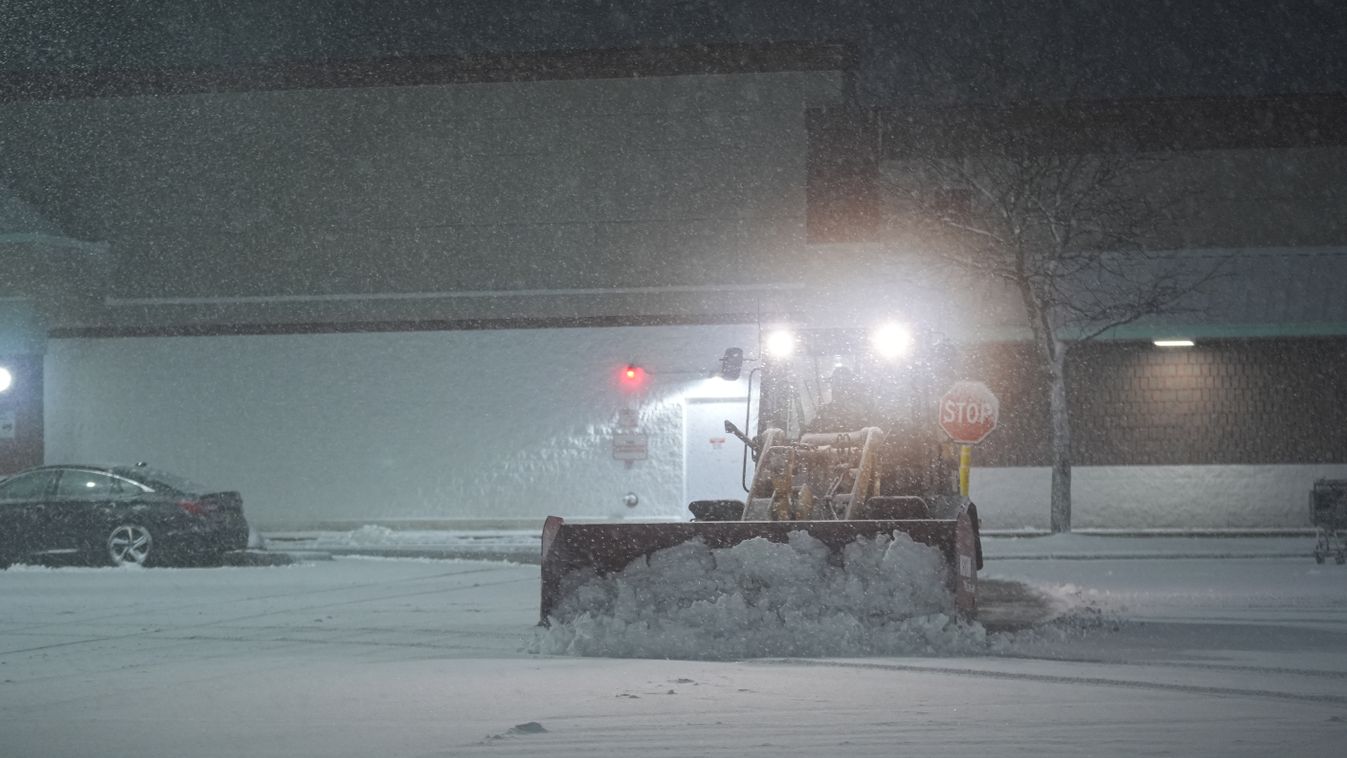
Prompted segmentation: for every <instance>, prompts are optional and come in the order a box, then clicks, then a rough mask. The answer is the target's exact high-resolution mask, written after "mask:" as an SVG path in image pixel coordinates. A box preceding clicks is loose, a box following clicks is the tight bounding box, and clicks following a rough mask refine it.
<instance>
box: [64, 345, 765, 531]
mask: <svg viewBox="0 0 1347 758" xmlns="http://www.w3.org/2000/svg"><path fill="white" fill-rule="evenodd" d="M755 344H756V331H755V330H754V329H753V328H751V327H750V328H746V327H730V326H727V327H645V328H612V329H556V330H551V329H549V330H542V329H537V330H491V331H457V332H413V333H406V332H403V333H364V334H325V335H285V336H247V337H202V338H185V337H183V338H123V339H62V340H53V341H52V342H51V345H50V349H49V351H48V354H47V360H46V367H47V384H46V403H45V405H46V412H47V429H48V433H47V437H46V458H47V461H48V462H116V463H132V462H137V461H148V462H149V463H151V464H152V465H154V466H156V467H160V468H164V469H167V470H170V471H175V472H178V473H181V474H182V475H184V476H187V477H189V478H194V479H196V480H198V481H201V482H203V483H205V484H207V485H210V486H213V487H219V488H229V489H238V490H240V491H241V492H242V493H243V496H244V502H245V507H246V510H247V513H248V514H249V516H250V517H251V518H252V519H253V520H254V521H255V522H256V524H257V525H259V526H260V527H262V528H264V529H270V528H278V527H286V526H295V525H303V526H315V525H323V524H338V525H345V526H347V527H348V528H349V527H350V526H353V525H359V524H363V523H384V524H388V523H399V522H407V521H409V520H415V521H418V522H429V521H433V522H456V523H463V522H467V521H490V522H494V523H520V524H527V525H529V526H533V525H536V523H538V522H540V521H541V520H542V518H543V517H545V516H547V515H549V514H558V515H563V516H571V517H580V516H582V517H598V518H608V517H611V516H614V515H618V516H622V515H629V516H635V517H643V518H679V517H681V516H682V514H683V513H684V512H685V507H686V503H684V502H683V456H684V440H683V411H684V408H683V405H684V402H685V400H686V399H687V398H689V397H708V396H709V397H736V396H737V397H741V398H742V397H743V395H744V392H745V386H744V385H741V384H734V383H729V382H724V381H723V380H720V379H708V378H707V377H708V374H709V372H710V370H711V369H712V368H713V367H715V366H716V365H717V363H716V359H717V358H718V357H719V355H720V353H721V352H722V351H723V349H724V348H725V347H729V346H731V345H739V346H743V347H746V348H752V347H753V346H754V345H755ZM629 362H630V363H635V364H638V365H640V366H641V367H642V368H643V369H644V370H645V371H646V381H645V382H644V383H643V385H642V386H641V387H640V388H639V389H638V390H630V389H627V388H625V387H624V386H622V384H621V382H620V381H619V377H618V374H619V371H620V369H621V368H622V367H623V366H625V365H626V364H627V363H629ZM624 409H627V410H630V411H631V412H632V414H633V418H634V419H635V427H634V428H635V429H636V430H637V431H639V432H643V433H645V434H647V435H648V455H649V457H648V459H647V460H641V461H634V462H633V463H632V464H631V466H630V467H627V465H626V463H625V462H624V461H621V460H615V459H614V457H613V433H614V432H615V431H616V430H618V429H619V428H620V425H621V419H620V415H621V412H622V411H623V410H624ZM730 442H731V443H732V442H733V440H731V441H730ZM735 444H737V443H735ZM727 485H729V486H734V485H737V477H736V480H735V481H732V482H728V483H727ZM628 492H634V493H636V494H637V495H638V497H639V498H640V505H639V506H638V507H637V508H635V509H628V508H626V507H625V506H624V505H623V497H624V496H625V495H626V494H627V493H628Z"/></svg>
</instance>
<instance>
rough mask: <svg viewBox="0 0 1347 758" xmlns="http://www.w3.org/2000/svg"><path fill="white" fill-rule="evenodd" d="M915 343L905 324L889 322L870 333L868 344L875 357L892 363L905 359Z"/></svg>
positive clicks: (910, 330)
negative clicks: (872, 349)
mask: <svg viewBox="0 0 1347 758" xmlns="http://www.w3.org/2000/svg"><path fill="white" fill-rule="evenodd" d="M915 343H916V339H915V338H914V337H913V336H912V329H911V328H910V327H908V326H907V325H906V324H899V323H897V322H889V323H887V324H882V325H880V326H879V327H878V328H877V329H875V330H874V331H873V332H871V333H870V344H871V346H872V347H873V348H874V350H875V355H878V356H879V357H880V358H883V359H884V360H889V361H893V360H898V359H899V358H905V357H907V355H908V354H910V353H911V352H912V346H913V345H914V344H915Z"/></svg>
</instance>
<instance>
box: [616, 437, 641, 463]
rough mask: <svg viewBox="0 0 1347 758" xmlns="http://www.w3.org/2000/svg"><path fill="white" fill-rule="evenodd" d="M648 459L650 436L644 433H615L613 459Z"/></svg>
mask: <svg viewBox="0 0 1347 758" xmlns="http://www.w3.org/2000/svg"><path fill="white" fill-rule="evenodd" d="M649 457H650V435H648V434H646V433H645V432H615V433H614V434H613V458H614V459H615V460H619V461H643V460H645V459H646V458H649Z"/></svg>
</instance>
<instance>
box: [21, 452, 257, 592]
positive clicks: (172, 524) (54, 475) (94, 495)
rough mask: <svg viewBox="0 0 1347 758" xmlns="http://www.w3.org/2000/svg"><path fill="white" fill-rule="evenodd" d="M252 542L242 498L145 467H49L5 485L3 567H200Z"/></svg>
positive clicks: (24, 472)
mask: <svg viewBox="0 0 1347 758" xmlns="http://www.w3.org/2000/svg"><path fill="white" fill-rule="evenodd" d="M247 544H248V522H247V521H246V520H244V517H243V498H242V497H241V496H240V495H239V493H237V492H212V491H210V490H209V489H207V488H205V487H202V486H200V485H197V484H194V483H192V482H189V481H187V480H185V479H182V478H180V477H177V476H174V475H172V474H168V473H165V472H162V471H155V470H153V469H150V468H147V467H145V466H143V465H138V466H42V467H39V468H33V469H28V470H26V471H21V472H19V473H17V474H13V475H12V476H9V477H7V478H5V479H3V480H0V567H5V566H8V565H10V564H11V563H16V562H20V561H44V560H71V559H78V560H82V561H87V562H91V563H94V564H99V565H114V566H121V565H126V564H140V565H149V566H152V565H169V564H174V563H185V564H197V563H203V562H215V561H218V560H219V559H220V558H221V556H222V555H223V554H224V553H225V552H226V551H229V550H241V549H243V548H245V547H247Z"/></svg>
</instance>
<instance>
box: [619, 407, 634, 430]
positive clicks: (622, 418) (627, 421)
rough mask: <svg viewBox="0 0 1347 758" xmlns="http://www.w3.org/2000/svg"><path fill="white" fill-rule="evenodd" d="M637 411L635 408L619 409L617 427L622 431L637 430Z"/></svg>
mask: <svg viewBox="0 0 1347 758" xmlns="http://www.w3.org/2000/svg"><path fill="white" fill-rule="evenodd" d="M637 421H638V419H637V416H636V411H635V409H633V408H619V409H618V411H617V425H618V428H620V429H635V428H636V426H637Z"/></svg>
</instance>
